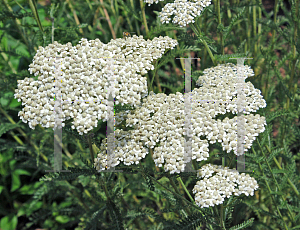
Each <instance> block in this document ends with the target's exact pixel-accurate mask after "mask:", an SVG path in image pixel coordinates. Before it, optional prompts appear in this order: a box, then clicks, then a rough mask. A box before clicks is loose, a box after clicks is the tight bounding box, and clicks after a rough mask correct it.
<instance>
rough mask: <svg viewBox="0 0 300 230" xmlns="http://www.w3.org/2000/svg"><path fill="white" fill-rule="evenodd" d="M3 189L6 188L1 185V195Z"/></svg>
mask: <svg viewBox="0 0 300 230" xmlns="http://www.w3.org/2000/svg"><path fill="white" fill-rule="evenodd" d="M3 189H4V186H2V185H0V194H1V192H2V190H3Z"/></svg>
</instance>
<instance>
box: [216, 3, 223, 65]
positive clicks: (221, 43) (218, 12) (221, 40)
mask: <svg viewBox="0 0 300 230" xmlns="http://www.w3.org/2000/svg"><path fill="white" fill-rule="evenodd" d="M220 8H221V6H220V0H217V14H218V25H220V24H221V23H222V21H221V10H220ZM219 35H220V45H221V53H222V55H224V54H225V51H224V42H223V32H222V31H221V32H220V34H219ZM223 63H224V64H225V61H224V62H223Z"/></svg>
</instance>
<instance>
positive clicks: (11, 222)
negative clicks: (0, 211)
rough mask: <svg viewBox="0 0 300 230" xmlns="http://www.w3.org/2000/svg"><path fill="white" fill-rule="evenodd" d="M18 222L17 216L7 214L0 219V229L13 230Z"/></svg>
mask: <svg viewBox="0 0 300 230" xmlns="http://www.w3.org/2000/svg"><path fill="white" fill-rule="evenodd" d="M17 224H18V218H17V216H15V215H13V214H9V215H8V216H5V217H3V218H2V219H1V221H0V228H1V230H15V229H16V227H17Z"/></svg>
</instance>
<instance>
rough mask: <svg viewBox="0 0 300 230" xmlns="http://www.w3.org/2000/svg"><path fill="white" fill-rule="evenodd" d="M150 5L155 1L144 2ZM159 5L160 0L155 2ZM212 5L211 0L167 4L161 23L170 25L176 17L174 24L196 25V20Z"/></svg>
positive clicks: (182, 0)
mask: <svg viewBox="0 0 300 230" xmlns="http://www.w3.org/2000/svg"><path fill="white" fill-rule="evenodd" d="M144 1H145V2H146V3H149V4H148V5H150V4H152V3H153V0H144ZM155 3H158V0H156V1H155ZM210 4H211V0H191V1H188V0H175V2H174V3H167V4H166V5H165V6H164V8H163V9H162V12H160V13H159V17H160V21H161V23H162V24H163V23H169V22H170V21H171V16H172V15H173V14H174V15H175V17H174V18H173V20H172V23H174V24H179V26H180V27H183V26H186V25H188V24H190V23H194V22H195V21H194V18H196V17H197V16H200V14H201V13H202V11H203V10H204V8H205V7H207V6H209V5H210Z"/></svg>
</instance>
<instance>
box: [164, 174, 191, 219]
mask: <svg viewBox="0 0 300 230" xmlns="http://www.w3.org/2000/svg"><path fill="white" fill-rule="evenodd" d="M169 181H170V183H171V185H172V187H173V188H174V190H175V192H177V193H178V194H180V191H179V190H178V188H177V187H176V184H175V183H174V181H173V178H169ZM182 203H183V205H184V206H185V205H186V202H184V201H182ZM186 211H187V213H188V214H189V215H191V211H190V210H189V209H187V210H186Z"/></svg>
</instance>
